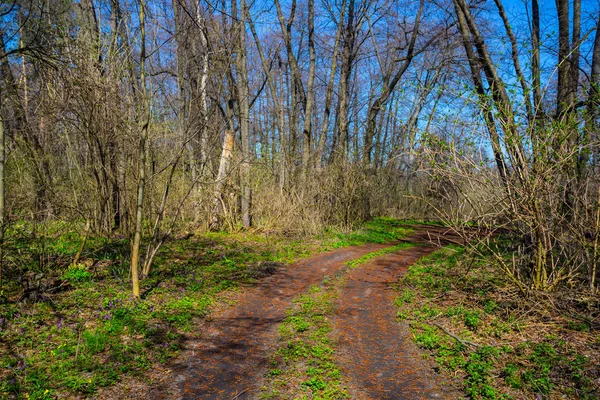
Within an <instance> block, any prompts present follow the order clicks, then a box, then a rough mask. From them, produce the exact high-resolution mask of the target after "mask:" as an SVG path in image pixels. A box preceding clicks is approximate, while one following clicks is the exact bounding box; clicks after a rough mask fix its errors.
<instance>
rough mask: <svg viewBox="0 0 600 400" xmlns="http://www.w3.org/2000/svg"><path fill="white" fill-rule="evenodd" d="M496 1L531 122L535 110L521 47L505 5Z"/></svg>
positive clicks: (498, 0) (499, 0)
mask: <svg viewBox="0 0 600 400" xmlns="http://www.w3.org/2000/svg"><path fill="white" fill-rule="evenodd" d="M494 3H496V7H497V8H498V13H499V14H500V18H501V19H502V22H503V24H504V29H505V30H506V34H507V35H508V39H509V41H510V45H511V58H512V62H513V67H514V68H515V72H516V74H517V79H518V81H519V83H520V85H521V90H523V98H524V100H523V101H525V109H526V110H527V120H528V121H529V122H530V123H531V122H532V121H533V118H534V116H533V110H532V107H531V100H530V98H529V94H530V89H529V86H527V81H526V80H525V75H524V74H523V70H522V69H521V63H520V62H519V47H518V45H517V38H516V37H515V34H514V32H513V30H512V28H511V26H510V23H509V21H508V17H507V16H506V11H505V10H504V6H503V5H502V1H501V0H494Z"/></svg>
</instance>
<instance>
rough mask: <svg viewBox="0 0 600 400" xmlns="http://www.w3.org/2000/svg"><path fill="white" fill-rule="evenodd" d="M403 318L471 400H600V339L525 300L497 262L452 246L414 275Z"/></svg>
mask: <svg viewBox="0 0 600 400" xmlns="http://www.w3.org/2000/svg"><path fill="white" fill-rule="evenodd" d="M397 290H398V296H397V298H396V305H397V306H398V318H399V320H402V321H408V323H409V324H410V328H411V330H412V334H413V339H414V341H415V343H416V344H417V345H418V346H420V347H421V348H422V349H424V350H425V353H424V355H425V356H426V357H432V358H433V359H434V360H435V362H436V364H437V365H438V368H439V371H440V372H441V373H443V374H447V375H448V376H452V377H459V382H457V385H459V386H461V388H462V390H463V391H464V393H465V395H466V397H467V398H472V399H532V398H540V399H542V398H548V399H554V398H556V399H558V398H561V399H562V398H570V399H571V398H572V399H575V398H577V399H597V398H598V396H599V394H600V392H599V388H598V385H599V383H600V382H599V381H598V376H600V360H599V356H598V355H599V354H600V335H599V332H598V331H593V330H592V329H591V326H590V325H589V324H587V323H584V322H581V320H580V319H576V318H574V317H575V316H569V317H566V316H564V315H561V313H559V312H557V311H553V310H548V309H541V307H542V306H541V305H539V304H537V303H536V302H535V301H534V300H527V299H523V298H520V297H519V295H518V294H517V293H515V291H514V290H511V289H510V286H508V285H507V283H506V281H505V279H504V278H503V276H502V275H501V273H500V272H499V271H498V270H496V269H494V268H493V266H492V263H491V262H489V260H485V259H482V260H474V259H473V258H472V257H471V256H469V255H467V254H466V252H465V249H464V248H462V247H458V246H449V247H446V248H444V249H441V250H439V251H437V252H435V253H433V254H432V255H431V256H429V257H426V258H424V259H422V260H421V261H419V262H417V263H416V264H414V265H413V266H411V267H410V268H409V271H408V273H407V275H406V276H405V277H404V278H403V279H402V280H401V281H400V282H399V284H398V286H397Z"/></svg>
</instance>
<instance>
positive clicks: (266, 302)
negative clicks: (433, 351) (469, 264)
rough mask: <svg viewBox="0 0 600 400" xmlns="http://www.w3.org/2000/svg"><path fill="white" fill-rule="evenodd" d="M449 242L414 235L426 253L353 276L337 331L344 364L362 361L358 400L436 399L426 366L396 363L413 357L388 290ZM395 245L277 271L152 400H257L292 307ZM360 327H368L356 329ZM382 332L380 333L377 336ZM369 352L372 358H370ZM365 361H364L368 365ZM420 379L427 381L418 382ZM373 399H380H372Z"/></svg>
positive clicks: (356, 371)
mask: <svg viewBox="0 0 600 400" xmlns="http://www.w3.org/2000/svg"><path fill="white" fill-rule="evenodd" d="M445 237H447V235H446V232H445V230H444V229H443V228H439V227H419V228H417V230H416V231H415V234H413V235H412V236H410V237H408V238H406V239H405V241H407V242H411V243H415V244H419V246H416V247H412V248H409V249H406V250H403V251H401V252H399V253H397V254H393V255H391V256H388V257H385V258H383V259H379V260H376V261H373V262H371V263H369V264H368V265H366V267H367V268H366V269H365V268H363V267H365V266H361V267H360V268H358V269H356V270H352V271H351V272H350V273H349V276H348V277H349V281H348V282H352V283H349V284H348V287H347V290H345V291H344V292H343V294H342V296H341V297H340V300H339V302H338V312H337V316H338V317H337V318H336V324H337V325H336V327H337V329H338V332H339V334H340V339H341V343H342V346H343V348H342V352H343V353H344V354H345V355H346V356H345V358H346V360H345V362H348V360H350V359H352V358H354V357H361V359H355V360H354V363H350V362H348V364H347V365H348V366H351V367H349V368H347V369H348V371H347V374H348V376H350V377H351V378H352V380H353V381H355V382H356V388H351V389H352V391H353V396H357V397H356V398H373V399H375V398H400V399H401V398H410V399H414V398H421V397H420V396H421V394H424V395H427V396H429V394H432V393H433V396H434V397H437V396H436V395H435V394H436V393H437V392H436V391H435V387H434V386H432V385H431V383H430V382H428V379H427V375H424V374H423V372H424V369H425V368H424V367H423V368H415V365H416V364H417V363H415V362H411V361H410V359H408V358H406V359H401V361H402V362H400V363H399V362H398V361H399V360H398V359H396V358H394V357H393V355H394V354H396V355H400V356H402V357H404V356H406V354H407V353H406V352H407V351H408V350H407V348H406V346H405V344H406V343H404V339H405V338H406V332H401V331H400V332H398V329H397V326H398V324H397V323H396V322H395V310H394V309H393V302H392V300H391V296H392V295H391V294H389V290H387V286H388V285H389V283H390V282H392V281H394V280H395V279H397V277H398V276H399V274H401V273H402V272H403V271H404V270H405V269H406V268H407V266H408V265H410V263H412V262H414V261H416V260H417V259H418V258H420V257H422V256H424V255H426V254H429V253H431V252H433V251H434V250H435V249H436V248H438V246H437V245H434V244H432V243H438V244H445V239H444V238H445ZM453 239H455V238H453ZM389 246H391V244H387V245H381V244H369V245H364V246H358V247H351V248H344V249H337V250H334V251H331V252H328V253H324V254H320V255H317V256H315V257H312V258H310V259H306V260H303V261H301V262H299V263H297V264H294V265H290V266H287V267H284V268H281V269H278V270H277V271H276V273H275V274H274V275H272V276H269V277H267V278H265V279H263V280H262V281H261V282H260V283H259V284H258V285H256V286H253V287H251V288H246V289H244V290H245V291H244V292H243V293H242V294H241V295H240V296H239V297H238V299H237V302H236V305H235V306H233V307H229V308H226V309H224V310H223V311H221V312H218V313H216V315H213V316H212V318H211V320H210V321H206V322H203V323H202V324H201V325H200V326H198V327H197V328H196V331H197V332H198V334H197V336H195V337H193V338H190V339H189V340H188V341H187V343H186V345H185V350H184V352H183V354H182V355H181V357H179V361H178V362H177V363H176V364H174V365H171V366H170V370H171V372H170V373H169V375H168V376H167V377H166V378H165V379H161V381H160V382H158V383H157V384H156V385H155V386H154V387H153V388H152V389H151V390H150V393H149V396H147V397H148V398H152V399H234V398H235V399H257V398H258V397H259V396H258V393H259V388H260V386H261V381H262V379H263V374H264V372H265V371H266V370H267V368H268V365H267V363H268V357H269V354H270V353H271V352H272V351H273V350H274V349H275V347H276V344H277V343H276V342H277V337H278V333H277V326H278V325H279V324H280V323H281V322H282V320H283V319H284V318H285V316H286V309H287V308H289V307H290V306H291V305H292V300H293V299H294V298H295V297H297V296H298V295H299V294H301V293H303V292H305V291H306V290H307V288H308V287H309V286H310V285H313V284H317V283H320V282H321V281H322V280H323V278H324V277H325V276H332V275H333V274H335V273H336V272H338V271H340V270H341V269H342V268H344V265H345V263H346V262H347V261H350V260H353V259H356V258H359V257H361V256H363V255H365V254H368V253H371V252H374V251H378V250H381V249H383V248H386V247H389ZM397 257H400V258H397ZM360 271H362V272H360ZM354 282H356V284H354ZM379 292H381V293H379ZM367 303H368V304H367ZM369 304H370V305H369ZM356 320H364V321H363V322H362V323H360V324H356V322H355V321H356ZM379 320H381V321H383V320H385V326H383V325H382V326H378V325H377V324H378V321H379ZM382 323H383V322H382ZM394 324H395V328H396V330H395V331H394V330H393V328H394V327H393V325H394ZM349 325H353V326H354V325H355V326H354V327H350V326H349ZM375 331H378V332H377V335H376V334H375V333H376V332H375ZM365 336H372V339H370V340H366V341H365V340H362V339H361V338H364V337H365ZM390 336H394V337H390ZM396 336H397V337H396ZM361 340H362V341H361ZM354 341H357V342H359V343H360V346H356V349H355V351H357V352H358V353H353V352H352V351H351V348H352V347H353V344H352V343H353V342H354ZM370 349H372V351H373V353H372V354H369V352H370ZM413 355H414V354H413ZM386 356H387V357H386ZM361 360H364V366H362V365H363V364H362V361H361ZM371 368H373V369H375V368H377V369H380V370H381V371H385V372H384V373H383V375H381V376H377V375H373V373H372V372H369V371H372V370H371ZM418 375H420V376H421V377H422V378H423V379H420V380H416V377H417V376H418ZM398 377H406V378H398ZM394 382H395V383H394ZM394 385H396V386H394ZM399 388H400V389H399ZM391 390H394V391H395V390H410V391H411V392H410V393H419V396H417V397H410V396H408V397H393V396H392V397H389V396H387V397H379V394H381V393H389V391H391ZM373 395H375V397H370V396H373ZM423 398H427V397H423Z"/></svg>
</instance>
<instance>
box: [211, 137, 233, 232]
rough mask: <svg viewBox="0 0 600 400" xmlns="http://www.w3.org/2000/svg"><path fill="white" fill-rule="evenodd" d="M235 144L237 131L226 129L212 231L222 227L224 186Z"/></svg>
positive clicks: (216, 189) (217, 182)
mask: <svg viewBox="0 0 600 400" xmlns="http://www.w3.org/2000/svg"><path fill="white" fill-rule="evenodd" d="M234 142H235V131H233V130H230V129H226V130H225V138H224V139H223V151H222V153H221V161H220V162H219V171H218V172H217V181H216V183H215V193H214V197H213V205H212V212H211V217H210V229H211V230H217V229H219V227H220V226H221V221H220V216H221V215H222V213H223V211H224V210H223V208H222V202H223V185H224V183H225V178H226V177H227V173H228V171H229V164H230V162H231V157H232V155H233V144H234Z"/></svg>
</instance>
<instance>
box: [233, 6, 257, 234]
mask: <svg viewBox="0 0 600 400" xmlns="http://www.w3.org/2000/svg"><path fill="white" fill-rule="evenodd" d="M240 8H241V10H242V12H241V15H242V17H241V18H240V19H238V12H237V0H232V2H231V10H232V11H231V12H232V14H233V16H234V19H236V20H237V22H234V24H236V27H237V35H238V37H237V51H236V55H235V61H236V72H237V78H238V82H237V85H238V90H237V93H238V99H237V100H238V111H239V127H240V136H241V140H242V161H241V163H240V175H241V176H240V178H241V181H242V182H241V188H242V226H243V227H244V228H250V227H251V226H252V215H251V210H250V207H251V201H252V200H251V194H252V193H251V190H250V136H249V135H250V129H249V127H250V121H249V114H250V110H249V104H248V69H247V66H246V22H245V21H246V19H245V18H244V12H243V10H245V9H246V1H245V0H240Z"/></svg>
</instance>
